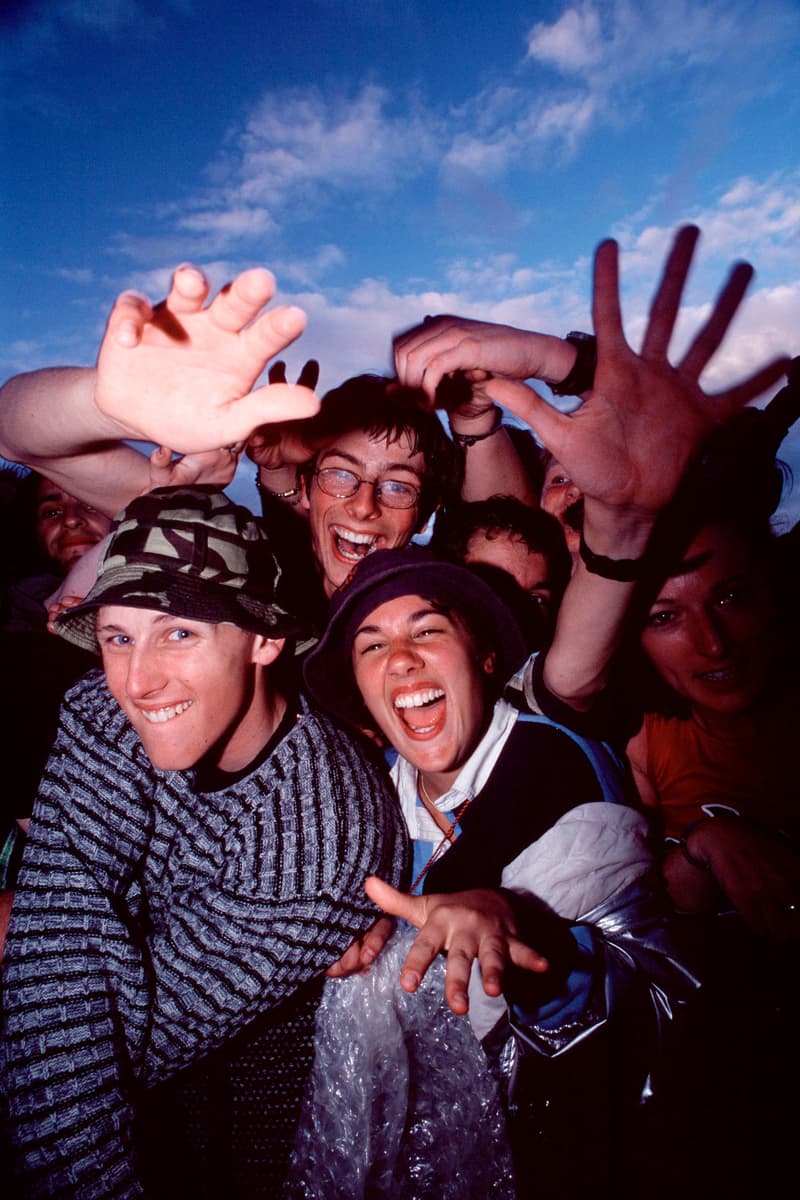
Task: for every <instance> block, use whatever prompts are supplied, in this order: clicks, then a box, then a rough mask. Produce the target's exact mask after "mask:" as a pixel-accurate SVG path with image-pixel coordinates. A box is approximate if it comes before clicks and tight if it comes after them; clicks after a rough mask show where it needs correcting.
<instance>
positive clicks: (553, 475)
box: [540, 462, 582, 555]
mask: <svg viewBox="0 0 800 1200" xmlns="http://www.w3.org/2000/svg"><path fill="white" fill-rule="evenodd" d="M581 495H582V493H581V491H580V488H578V487H577V486H576V485H575V484H574V483H573V482H572V480H571V479H570V477H569V475H568V474H567V472H566V471H565V470H564V468H563V467H562V466H561V463H558V462H551V463H550V465H549V466H548V468H547V470H546V471H545V473H544V483H543V484H542V495H541V501H540V503H541V506H542V508H543V509H544V511H545V512H548V513H550V514H551V516H554V517H555V518H556V520H557V521H558V523H559V524H560V525H561V527H562V528H563V530H564V536H565V537H566V539H567V546H568V548H569V552H570V554H572V555H575V554H577V553H578V546H579V544H580V536H581V535H580V529H579V528H578V529H575V527H574V525H571V524H570V523H569V521H568V520H567V519H566V518H567V513H568V510H569V509H571V508H572V506H573V505H574V504H576V503H577V502H578V501H579V500H580V499H581ZM573 511H574V510H573Z"/></svg>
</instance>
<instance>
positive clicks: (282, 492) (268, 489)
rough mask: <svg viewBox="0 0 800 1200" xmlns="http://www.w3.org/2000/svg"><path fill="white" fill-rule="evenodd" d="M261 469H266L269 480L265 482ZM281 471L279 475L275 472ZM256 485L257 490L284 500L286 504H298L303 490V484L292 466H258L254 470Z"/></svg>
mask: <svg viewBox="0 0 800 1200" xmlns="http://www.w3.org/2000/svg"><path fill="white" fill-rule="evenodd" d="M262 471H268V472H269V473H270V474H269V475H268V476H267V478H268V480H269V482H265V480H264V477H263V475H262ZM278 471H281V472H282V474H281V476H278V475H277V472H278ZM256 487H257V488H258V490H259V492H265V493H266V494H267V495H268V496H274V497H275V499H276V500H285V501H286V502H287V503H288V504H299V502H300V497H301V495H302V491H303V485H302V482H301V481H300V478H299V477H298V474H297V469H296V468H295V467H292V468H291V469H287V468H286V467H259V469H258V471H257V472H256Z"/></svg>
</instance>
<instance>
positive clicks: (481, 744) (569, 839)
mask: <svg viewBox="0 0 800 1200" xmlns="http://www.w3.org/2000/svg"><path fill="white" fill-rule="evenodd" d="M524 654H525V647H524V642H523V640H522V637H521V634H520V631H519V629H518V627H517V625H516V623H515V621H514V618H513V617H512V615H511V612H510V611H509V610H508V609H507V608H506V606H505V605H504V603H503V602H502V601H501V599H500V598H499V596H498V595H497V594H496V593H495V592H494V590H493V589H492V588H491V587H490V586H489V585H487V584H486V582H485V581H484V579H483V578H482V577H481V576H479V575H477V574H475V573H473V571H472V570H471V569H470V568H468V567H465V566H462V565H458V564H455V563H452V562H449V561H446V560H443V559H438V558H437V557H436V556H435V555H434V554H433V553H432V552H431V551H429V550H425V549H421V548H419V547H416V548H409V549H406V550H399V551H398V550H393V551H377V552H375V553H374V554H372V555H370V556H368V557H367V558H366V559H365V560H364V562H363V563H361V564H360V565H359V567H358V569H357V570H356V572H355V573H354V576H353V578H352V580H351V582H350V583H349V584H348V585H347V586H346V587H345V588H343V589H342V590H341V591H340V592H338V593H337V594H336V595H335V596H334V598H333V602H332V608H331V619H330V622H329V625H328V628H327V631H326V633H325V635H324V637H323V639H322V641H321V642H320V643H319V645H318V646H317V647H316V648H315V649H314V650H313V651H312V652H311V654H310V655H309V657H308V659H307V660H306V664H305V679H306V685H307V688H308V690H309V691H310V693H311V694H312V696H313V697H314V698H315V699H316V700H317V702H318V703H320V704H321V705H322V706H323V707H325V708H326V709H328V710H329V711H330V712H331V713H333V714H334V715H335V716H337V717H338V718H339V719H342V720H345V721H347V722H348V723H350V724H354V725H357V726H359V727H361V728H367V729H368V730H369V731H370V732H372V733H373V734H375V735H376V736H379V737H380V738H381V739H382V741H383V742H384V744H387V745H388V746H389V747H391V750H390V751H389V752H388V754H389V757H390V761H391V760H393V766H392V772H391V773H392V778H393V781H394V784H395V787H396V789H397V793H398V796H399V799H400V804H401V807H402V809H403V813H404V816H405V818H406V822H407V824H408V828H409V832H410V834H411V838H412V842H413V847H414V860H413V872H412V873H413V884H412V889H411V890H412V892H422V893H424V896H420V897H419V903H420V904H421V905H422V906H423V908H424V911H425V915H426V916H428V915H431V916H433V918H434V924H437V923H438V922H439V921H440V920H441V921H442V922H443V925H441V926H438V927H437V928H438V931H439V932H440V931H441V930H442V929H446V932H445V933H444V934H443V935H442V937H441V940H440V941H437V936H438V933H437V929H435V928H434V926H433V925H429V926H426V928H427V930H428V933H427V934H426V933H423V934H422V935H420V938H419V939H418V942H417V943H415V944H414V945H413V946H412V947H411V949H410V951H409V953H408V955H407V957H406V960H405V964H404V966H403V969H402V974H401V982H402V986H403V987H404V988H405V989H406V991H416V990H417V988H418V987H419V986H420V983H421V981H422V977H423V976H424V974H425V971H426V970H427V968H428V967H429V965H430V964H431V962H432V960H433V958H435V956H436V953H437V951H438V950H439V949H445V948H446V949H447V950H448V962H447V975H446V980H445V997H446V999H447V1001H448V1003H449V1005H450V1007H451V1008H452V1009H453V1011H454V1012H457V1013H464V1012H466V1011H467V1010H468V1009H469V1013H470V1018H471V1021H472V1025H473V1029H474V1030H475V1033H476V1034H477V1035H478V1036H479V1037H480V1038H482V1039H483V1040H484V1047H485V1048H486V1049H487V1051H488V1052H489V1057H490V1061H494V1062H496V1063H498V1064H499V1063H500V1062H501V1061H502V1064H503V1070H504V1072H505V1073H506V1074H508V1073H509V1072H510V1070H511V1063H512V1062H514V1063H515V1064H516V1065H515V1067H514V1070H513V1075H514V1086H513V1096H512V1101H511V1115H510V1117H509V1120H510V1132H511V1142H512V1148H513V1150H514V1152H515V1162H516V1175H515V1180H516V1186H517V1190H518V1195H519V1196H523V1195H528V1194H532V1189H533V1187H534V1186H535V1187H536V1188H537V1191H538V1189H540V1188H541V1187H542V1186H543V1182H544V1181H545V1180H548V1181H549V1183H550V1184H551V1185H552V1186H553V1187H556V1186H557V1187H558V1189H559V1193H560V1194H562V1195H577V1194H580V1193H581V1191H582V1189H583V1187H584V1186H585V1185H586V1184H587V1183H588V1181H589V1178H591V1179H593V1180H594V1182H595V1183H596V1182H597V1179H598V1176H602V1175H603V1173H604V1172H608V1176H609V1179H610V1178H611V1173H612V1169H615V1165H614V1163H613V1162H612V1158H613V1156H609V1155H608V1148H609V1147H611V1146H614V1145H617V1144H618V1142H619V1139H620V1138H621V1137H622V1138H624V1130H625V1129H627V1128H628V1123H629V1122H630V1121H631V1120H633V1119H634V1116H635V1113H636V1110H637V1101H638V1099H639V1096H640V1092H641V1089H642V1087H643V1086H644V1084H645V1080H646V1078H647V1077H648V1073H649V1071H650V1070H651V1069H652V1067H653V1062H654V1054H655V1046H656V1044H657V1038H656V1032H657V1029H658V1027H659V1024H660V1021H663V1020H665V1018H666V1024H669V1019H668V1015H667V1011H666V1009H665V1007H664V1005H663V999H664V997H665V996H666V995H669V996H670V1004H671V1005H673V1006H674V1007H673V1009H672V1011H675V1009H677V1008H679V1007H680V1002H681V999H682V998H684V997H685V996H686V994H687V993H688V992H690V991H691V990H692V988H693V986H694V981H693V980H692V979H691V978H688V979H687V976H686V974H685V973H684V972H683V970H682V969H681V968H680V967H678V966H677V965H676V964H675V962H674V961H673V959H672V952H671V948H670V941H669V936H668V934H667V933H666V931H665V928H664V925H663V922H662V920H661V915H662V910H661V909H660V907H659V904H658V900H657V891H658V888H657V884H656V881H655V879H654V878H653V875H652V872H651V866H652V854H651V850H650V848H649V845H648V843H647V835H646V822H645V821H644V819H643V817H642V816H641V814H640V813H638V812H637V811H636V810H635V809H633V808H632V807H629V806H627V805H626V804H625V802H624V801H625V796H624V787H623V780H622V774H621V772H620V769H619V766H620V764H619V762H618V760H616V759H615V757H614V755H613V754H612V753H611V751H610V750H609V749H608V748H607V747H606V746H604V745H602V744H601V743H599V742H592V741H589V740H587V739H584V738H581V737H580V736H578V735H576V734H574V733H572V732H571V731H570V730H568V729H566V728H563V727H560V726H559V725H557V724H556V723H555V722H553V721H551V720H549V719H547V718H545V717H542V716H538V717H534V716H531V715H529V714H522V713H520V712H519V711H518V710H517V709H515V708H513V707H512V706H511V705H510V704H509V703H507V702H506V701H505V700H504V699H503V698H502V695H501V693H502V690H503V685H504V682H505V681H506V680H507V679H508V677H509V676H510V675H511V674H512V673H513V671H514V670H515V669H516V668H517V667H518V666H519V665H520V661H521V659H522V658H523V657H524ZM508 889H512V890H510V891H509V890H508ZM367 890H368V893H369V894H370V896H371V897H372V899H374V900H375V901H376V902H377V903H378V904H380V905H381V906H382V907H384V908H385V909H386V910H387V911H389V912H392V913H395V914H396V915H400V916H406V917H409V918H410V919H411V920H415V916H414V912H413V911H411V910H408V909H407V908H406V904H407V902H410V903H411V904H412V905H413V904H414V902H415V900H416V899H417V898H416V897H414V896H412V897H410V898H409V897H403V896H402V895H401V894H400V893H398V892H395V890H394V889H392V888H389V887H388V886H387V885H385V884H381V883H380V881H377V880H371V881H369V883H368V887H367ZM504 945H505V947H506V949H505V950H503V948H502V947H503V946H504ZM505 955H507V956H508V957H509V958H510V960H511V961H512V962H513V963H514V964H515V965H516V966H518V967H526V968H528V969H527V970H521V971H520V970H508V971H506V972H505V973H503V969H502V968H503V957H504V956H505ZM473 958H476V959H477V960H478V961H479V963H480V970H481V973H482V985H483V986H482V987H481V979H480V977H479V976H477V974H474V975H473V979H472V980H471V981H470V982H469V986H468V973H469V963H470V962H471V961H472V959H473ZM465 966H466V971H465ZM365 986H367V985H365ZM501 989H502V991H501ZM653 1001H654V1002H655V1003H653ZM420 1003H422V1000H420ZM657 1014H658V1016H657ZM512 1029H513V1030H515V1033H516V1036H514V1037H512V1036H511V1034H512ZM587 1041H588V1042H591V1046H592V1049H591V1051H589V1052H588V1054H587V1051H586V1044H587ZM581 1047H582V1049H581ZM567 1051H569V1053H566V1052H567ZM565 1059H566V1063H565ZM362 1090H363V1089H362ZM598 1097H602V1102H600V1103H599V1102H598ZM601 1109H602V1111H600V1110H601ZM576 1136H578V1137H580V1139H581V1141H582V1144H583V1146H584V1148H585V1149H586V1159H585V1162H586V1170H587V1172H588V1174H587V1175H586V1176H584V1174H583V1173H582V1171H581V1170H579V1169H578V1168H577V1166H572V1167H571V1169H570V1172H569V1173H568V1174H567V1175H565V1172H564V1168H563V1161H564V1160H563V1152H564V1151H565V1150H566V1148H567V1146H568V1145H569V1144H570V1142H571V1140H572V1139H574V1138H575V1137H576ZM590 1147H591V1149H589V1148H590Z"/></svg>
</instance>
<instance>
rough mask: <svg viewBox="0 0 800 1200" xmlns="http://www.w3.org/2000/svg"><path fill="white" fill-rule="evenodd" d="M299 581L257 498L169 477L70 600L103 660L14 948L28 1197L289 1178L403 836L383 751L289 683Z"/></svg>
mask: <svg viewBox="0 0 800 1200" xmlns="http://www.w3.org/2000/svg"><path fill="white" fill-rule="evenodd" d="M289 584H290V581H289V579H288V576H287V575H286V573H285V572H284V570H283V569H282V566H281V564H280V563H279V562H278V560H277V559H276V557H275V555H274V553H273V549H272V547H271V545H270V542H269V539H268V537H267V535H266V534H265V533H264V531H263V530H262V529H260V528H259V526H258V525H257V524H256V523H255V521H254V520H253V519H252V517H251V515H250V514H249V513H248V512H247V510H246V509H243V508H241V507H239V506H237V505H235V504H233V503H232V502H231V501H230V500H229V499H228V498H227V497H226V496H225V495H224V494H223V493H222V492H220V491H217V490H216V489H214V488H210V487H191V488H181V489H166V488H163V489H158V490H156V491H155V492H151V493H150V494H148V495H146V496H142V497H140V498H138V499H137V500H135V501H133V502H132V503H131V504H130V505H129V506H128V507H127V508H126V509H125V510H124V511H123V513H122V514H120V516H119V517H118V518H117V519H116V521H115V524H114V527H113V531H112V536H111V541H110V544H109V547H108V550H107V552H106V555H105V557H104V559H103V562H102V564H101V568H100V573H99V576H98V579H97V582H96V584H95V585H94V587H93V588H92V590H91V591H90V593H89V594H88V596H87V597H86V599H85V600H84V601H83V602H82V603H81V604H79V605H78V606H76V607H75V608H73V609H71V610H69V611H67V612H64V613H62V614H61V615H60V616H59V618H58V622H57V628H58V631H59V633H61V634H62V635H63V636H65V637H67V638H69V639H71V640H72V641H74V642H77V643H78V644H79V645H83V646H86V647H88V648H92V649H95V650H99V653H100V655H101V657H102V663H103V671H102V672H100V671H95V672H92V673H90V674H89V675H88V676H86V677H85V679H83V680H82V681H81V682H80V683H78V684H77V685H76V687H75V688H73V689H72V691H71V692H70V693H68V695H67V698H66V701H65V705H64V708H63V711H62V716H61V724H60V728H59V733H58V736H57V739H56V743H55V746H54V748H53V751H52V754H51V757H50V760H49V762H48V766H47V769H46V771H45V775H44V778H43V780H42V784H41V788H40V792H39V796H38V798H37V801H36V805H35V808H34V814H33V819H32V821H31V828H30V836H29V841H28V845H27V847H26V852H25V858H24V861H23V865H22V869H21V872H20V877H19V882H18V890H17V895H16V899H15V903H14V910H13V914H12V919H11V925H10V929H9V938H8V943H7V950H6V960H5V962H4V977H3V985H4V997H3V999H4V1029H3V1034H4V1037H3V1048H2V1052H1V1053H2V1074H3V1079H2V1089H3V1092H4V1094H5V1097H6V1101H7V1105H8V1112H9V1126H10V1130H11V1137H12V1141H13V1143H14V1149H15V1154H16V1159H17V1169H18V1172H19V1175H20V1177H21V1189H22V1191H23V1193H24V1194H26V1195H31V1196H37V1195H54V1194H58V1195H75V1196H78V1195H82V1196H91V1197H93V1198H98V1197H108V1198H109V1200H111V1198H114V1200H116V1198H118V1197H119V1198H121V1197H132V1196H141V1195H147V1196H148V1197H149V1196H159V1195H169V1196H174V1197H178V1196H189V1195H191V1196H199V1195H220V1194H224V1193H225V1192H227V1193H228V1194H231V1195H237V1196H251V1195H252V1196H255V1195H258V1196H273V1195H278V1194H279V1193H280V1190H281V1186H282V1181H283V1177H284V1173H285V1168H286V1163H287V1159H288V1154H289V1151H290V1149H291V1145H292V1141H293V1137H294V1130H295V1125H296V1121H297V1117H298V1113H299V1105H300V1101H301V1097H302V1093H303V1087H304V1083H305V1079H306V1075H307V1072H308V1070H309V1068H310V1065H311V1061H312V1057H313V1034H314V1014H315V1011H316V1006H317V1002H318V998H319V992H320V988H321V978H322V976H323V974H324V972H325V970H326V968H327V967H328V966H329V965H331V964H332V963H333V962H334V961H335V960H337V959H338V958H339V957H340V955H341V954H342V953H343V952H344V950H345V949H346V948H347V947H348V946H349V945H350V943H351V942H352V940H353V939H354V938H355V937H356V936H358V935H359V934H361V933H363V932H364V931H365V930H366V929H367V928H368V927H369V926H370V925H371V924H372V922H373V921H374V917H375V910H374V908H373V907H372V906H371V904H370V902H369V901H368V900H367V899H366V897H365V894H364V890H363V884H364V880H365V878H366V877H367V876H368V875H369V874H373V873H374V874H378V875H380V876H381V877H382V878H388V879H391V880H392V881H393V882H395V883H397V884H401V883H402V882H403V881H404V878H405V864H406V850H407V847H406V838H405V833H404V830H403V828H402V818H401V816H400V814H399V810H398V809H397V806H396V802H395V801H394V799H393V797H392V795H391V794H390V792H389V788H388V784H387V783H386V781H385V778H384V775H383V772H382V769H381V766H380V765H379V764H378V763H377V761H373V760H372V758H371V757H370V756H369V752H368V751H367V750H365V749H364V748H363V747H362V746H361V745H360V744H357V743H356V742H355V741H354V740H353V739H352V738H351V737H350V736H348V734H346V733H345V732H344V731H343V730H341V729H339V728H338V727H337V726H336V725H335V724H334V723H333V722H332V721H330V720H329V719H328V718H327V717H324V716H322V715H320V714H316V713H312V712H310V711H309V710H308V708H307V706H306V705H305V702H304V701H303V699H302V698H300V697H297V696H293V695H291V694H289V693H287V692H286V691H285V690H284V689H283V688H282V687H281V686H279V685H278V684H277V683H276V680H275V675H274V671H273V669H272V668H273V664H274V663H275V661H276V659H278V657H279V656H280V655H281V653H285V652H286V651H285V649H284V642H285V640H286V639H291V640H292V642H293V643H294V645H295V648H297V647H300V646H302V645H303V643H304V640H305V630H304V626H303V621H302V619H301V618H300V617H299V616H298V615H297V613H296V610H295V609H294V608H293V607H292V603H291V588H290V586H289ZM33 1062H35V1063H36V1067H35V1070H33V1071H32V1069H31V1064H32V1063H33Z"/></svg>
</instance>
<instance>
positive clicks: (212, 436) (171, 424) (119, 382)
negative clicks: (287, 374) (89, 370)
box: [95, 266, 319, 454]
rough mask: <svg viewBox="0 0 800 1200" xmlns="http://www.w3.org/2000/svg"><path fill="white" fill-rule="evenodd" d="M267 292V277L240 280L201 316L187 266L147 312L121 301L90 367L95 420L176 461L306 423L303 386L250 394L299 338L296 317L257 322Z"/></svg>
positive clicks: (312, 400)
mask: <svg viewBox="0 0 800 1200" xmlns="http://www.w3.org/2000/svg"><path fill="white" fill-rule="evenodd" d="M274 290H275V281H274V279H273V277H272V275H270V273H269V272H268V271H264V270H261V269H255V270H251V271H244V272H243V273H242V274H241V275H238V276H237V277H236V279H234V280H233V282H232V283H230V284H228V286H227V287H225V288H223V289H222V290H221V291H220V292H218V293H217V295H216V296H215V297H214V298H213V299H212V301H211V303H210V304H208V305H207V306H206V307H204V304H205V301H206V299H207V297H208V294H209V285H208V282H207V281H206V279H205V276H204V275H203V273H202V272H201V271H199V270H198V269H197V268H195V267H189V266H187V267H180V268H178V270H177V271H176V272H175V274H174V275H173V278H172V284H171V287H170V291H169V295H168V296H167V298H166V300H164V301H163V302H162V303H161V304H158V305H156V306H155V308H153V307H152V306H151V305H150V303H149V301H148V300H147V299H146V298H145V297H143V296H141V295H139V294H138V293H136V292H123V293H122V295H121V296H120V297H119V298H118V300H117V302H116V304H115V305H114V308H113V310H112V312H111V315H110V317H109V320H108V325H107V327H106V332H105V336H104V338H103V342H102V345H101V347H100V354H99V357H98V361H97V381H96V390H95V402H96V404H97V407H98V409H99V411H100V412H101V413H103V414H104V415H105V416H106V417H107V418H110V419H111V420H112V421H113V422H115V423H116V425H117V427H118V429H119V433H120V436H122V437H134V438H139V439H145V440H148V441H154V442H156V443H158V444H161V445H166V446H171V447H173V448H174V449H175V450H177V451H178V452H179V453H183V454H190V453H194V452H198V451H207V450H216V449H218V448H219V447H220V446H230V445H233V444H235V443H239V442H244V441H245V440H246V439H247V438H248V437H249V436H250V434H251V433H252V431H253V430H254V429H256V428H258V427H259V426H260V425H263V424H265V423H269V422H272V421H287V420H291V419H294V418H302V417H307V416H311V415H313V413H315V412H316V411H317V408H318V407H319V405H318V401H317V398H316V396H315V395H314V393H313V391H311V390H310V389H309V388H307V387H305V386H300V385H299V384H288V383H275V384H270V385H268V386H266V387H261V388H257V389H256V390H255V391H253V390H252V388H253V385H254V384H255V382H256V380H257V379H258V376H259V375H260V374H261V372H262V370H263V369H264V367H265V366H266V364H267V362H268V361H269V360H270V359H271V358H273V357H274V356H275V355H276V354H278V353H280V351H281V350H283V349H285V347H286V346H288V345H290V344H291V343H292V342H293V341H294V340H295V339H296V338H298V337H299V336H300V334H301V333H302V332H303V329H304V328H305V314H304V313H303V312H302V311H301V310H300V309H299V308H294V307H283V306H281V307H278V308H274V309H269V310H267V311H266V312H262V309H263V308H264V306H265V305H266V304H267V303H268V302H269V301H270V300H271V299H272V296H273V293H274Z"/></svg>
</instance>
